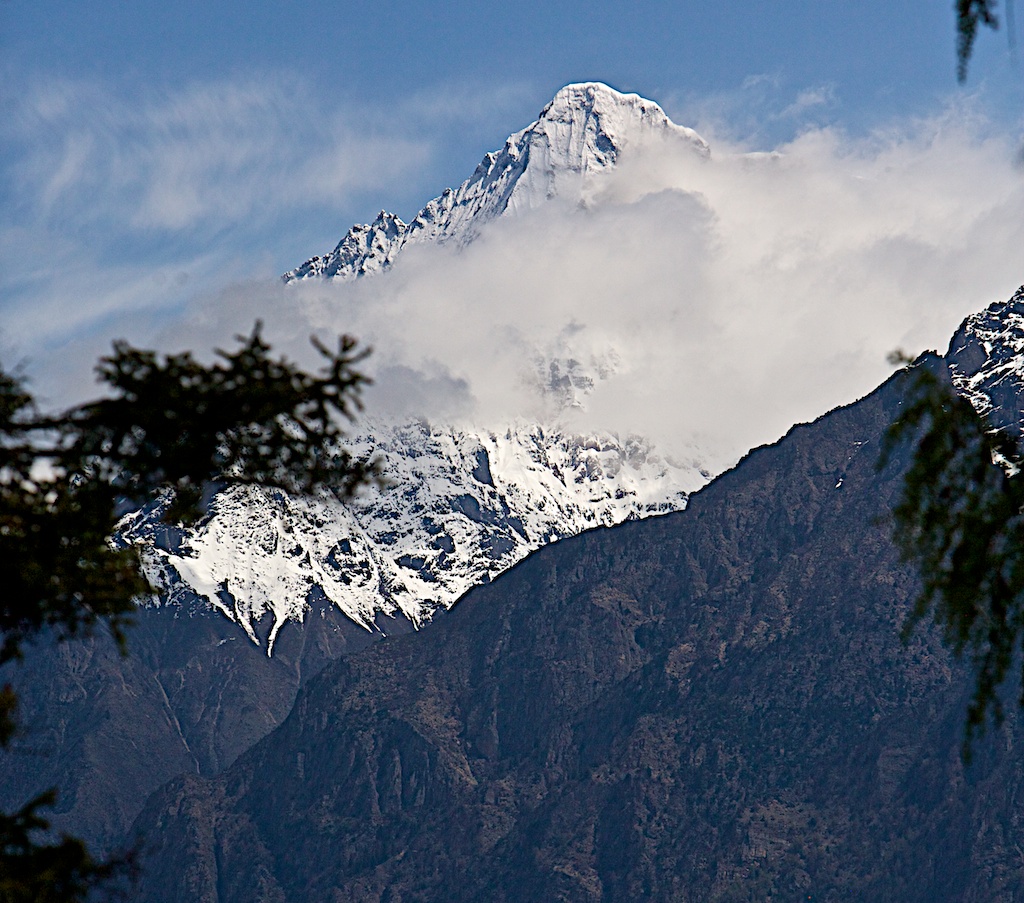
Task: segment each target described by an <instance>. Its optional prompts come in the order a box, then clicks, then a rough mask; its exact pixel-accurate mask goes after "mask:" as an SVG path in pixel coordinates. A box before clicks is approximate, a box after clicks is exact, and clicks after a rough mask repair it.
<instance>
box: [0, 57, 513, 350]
mask: <svg viewBox="0 0 1024 903" xmlns="http://www.w3.org/2000/svg"><path fill="white" fill-rule="evenodd" d="M5 87H6V89H7V90H5V98H4V116H3V117H2V119H0V151H2V153H0V160H2V163H0V244H2V250H0V264H2V266H0V342H3V343H4V344H5V346H6V350H7V354H6V355H5V356H6V357H10V356H11V355H15V356H28V357H29V358H33V359H35V358H38V357H39V355H40V354H42V353H44V352H45V353H49V352H50V351H52V350H53V349H55V348H66V347H67V346H68V345H69V344H72V343H73V344H76V345H79V346H80V345H82V343H83V342H88V340H89V336H90V335H92V334H96V336H99V335H100V334H102V335H103V337H104V342H106V341H107V339H109V338H110V337H112V336H113V335H119V334H123V333H126V332H127V333H129V334H130V335H133V336H134V337H136V338H137V339H138V340H145V336H146V335H147V334H151V333H152V330H153V329H154V328H158V327H159V324H160V323H161V322H162V321H163V320H164V319H166V318H167V317H173V316H174V313H175V311H180V310H181V309H182V308H183V307H184V306H185V305H186V304H187V303H188V302H189V301H190V299H193V298H195V297H197V296H199V297H202V296H209V295H211V294H215V293H216V292H217V291H218V290H219V289H220V288H222V287H223V286H224V285H226V284H228V283H230V282H231V281H237V280H241V279H246V278H252V277H254V276H259V277H266V278H273V277H274V276H276V275H277V274H278V273H280V272H281V271H283V270H284V269H287V268H289V267H291V266H295V265H296V264H298V263H301V261H302V260H303V259H305V257H306V256H309V255H310V254H313V253H317V252H322V251H324V250H327V249H328V247H329V245H330V244H331V243H332V242H333V241H336V240H337V239H338V238H340V236H341V234H343V232H344V231H345V230H346V229H347V228H348V226H349V225H350V224H351V222H352V221H353V220H354V219H356V218H360V217H365V216H368V215H373V214H374V213H376V210H377V209H379V208H380V206H384V205H391V204H403V203H404V204H405V206H406V207H411V206H412V203H413V202H412V201H411V200H410V198H415V201H416V202H417V203H418V202H421V201H422V197H423V196H424V195H427V194H429V193H433V192H435V191H439V190H440V188H443V187H444V186H443V185H442V186H437V187H436V188H435V186H434V185H433V184H432V180H431V177H430V176H431V173H432V172H433V171H434V170H435V169H436V168H437V167H438V163H439V160H441V159H443V158H444V154H445V151H446V150H447V147H448V142H449V138H450V134H451V132H452V131H453V130H455V131H458V130H460V129H461V130H466V129H470V130H471V129H472V128H473V127H476V126H478V125H479V123H480V122H481V121H482V120H486V119H487V116H490V117H491V119H493V118H495V117H500V115H501V112H500V111H501V108H502V104H503V103H507V102H510V99H512V98H513V97H514V95H515V88H514V86H510V87H508V88H506V89H503V90H502V91H499V92H497V93H496V94H495V95H493V96H490V97H487V100H486V101H485V100H484V97H485V95H486V94H487V92H486V90H485V86H482V87H478V88H475V89H470V88H461V89H457V90H456V86H442V87H441V88H437V89H435V90H433V91H431V90H427V89H420V90H418V91H413V92H410V93H409V94H408V95H407V96H406V97H404V98H402V99H401V101H400V102H396V103H392V104H390V105H387V106H382V105H379V104H373V103H370V102H369V101H362V100H360V99H358V98H352V97H349V96H346V95H344V94H343V93H336V92H325V91H323V90H318V89H317V88H315V87H314V86H312V85H310V84H309V83H307V82H305V81H304V80H303V79H301V78H300V77H297V76H295V75H289V74H276V75H275V74H269V75H268V74H266V73H261V74H259V75H255V76H238V77H232V78H225V79H221V80H217V81H196V82H193V83H191V84H187V85H184V86H179V87H177V88H173V89H172V88H166V87H165V88H146V87H139V88H135V87H132V86H126V85H120V86H112V85H109V84H101V83H98V82H86V81H81V80H79V81H72V80H68V79H61V78H56V77H50V76H24V79H23V82H22V83H20V84H17V85H8V86H5ZM478 95H479V96H478ZM470 165H472V163H471V162H470V161H467V166H470ZM402 212H405V211H402ZM94 344H95V343H92V344H90V349H91V350H95V348H94V347H93V345H94Z"/></svg>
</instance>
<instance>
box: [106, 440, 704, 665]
mask: <svg viewBox="0 0 1024 903" xmlns="http://www.w3.org/2000/svg"><path fill="white" fill-rule="evenodd" d="M366 429H367V431H366V432H365V433H364V434H363V435H362V436H360V437H357V438H356V439H355V440H354V442H353V443H351V445H352V448H353V449H354V451H356V452H357V453H358V454H367V453H370V454H374V455H376V456H377V457H378V458H379V459H380V461H381V463H382V465H383V471H384V473H385V474H386V475H387V478H388V480H389V481H390V485H388V486H387V487H385V488H383V489H373V490H369V491H367V492H366V493H365V494H364V495H363V496H361V497H360V498H357V499H356V500H355V501H353V502H350V503H348V504H345V503H342V502H340V501H338V500H337V499H336V498H334V497H333V496H331V495H329V494H322V495H320V496H319V497H317V498H289V497H288V496H286V495H285V494H284V493H282V492H280V491H278V490H271V489H263V488H258V487H234V488H230V489H227V490H224V491H222V492H220V493H218V494H217V495H216V496H215V497H214V499H213V501H212V503H211V507H210V513H209V516H208V517H207V518H206V520H205V521H204V522H203V523H202V524H200V525H199V526H198V527H197V528H196V529H194V530H193V531H191V532H189V533H184V534H178V535H176V536H174V537H173V538H172V539H171V540H169V539H168V537H167V536H166V531H164V532H159V531H157V530H156V529H155V528H154V520H153V519H152V517H150V516H147V515H146V514H136V515H133V516H132V518H130V519H129V521H126V522H125V524H124V525H123V531H122V536H123V537H124V538H125V539H126V540H128V541H132V542H138V543H140V544H142V545H143V548H144V553H143V554H144V559H145V563H146V570H147V575H148V576H149V577H150V579H151V581H152V582H153V583H154V585H155V586H157V587H159V588H161V589H162V591H163V593H164V595H165V597H166V598H167V599H168V600H169V601H170V602H172V603H173V602H176V601H180V600H182V599H183V598H185V597H189V596H199V597H201V598H204V599H205V600H206V601H207V602H208V603H209V604H210V605H211V606H213V607H215V608H217V609H219V610H220V611H221V612H223V613H224V614H225V615H226V616H227V617H229V618H230V619H231V620H233V621H235V622H237V623H238V624H239V625H240V626H241V627H242V629H243V630H245V632H246V633H247V634H248V635H249V637H250V638H251V639H252V640H253V642H256V643H259V642H260V638H259V636H258V633H257V623H258V622H259V621H261V619H263V618H264V617H265V616H266V615H268V614H270V615H272V618H273V627H272V629H271V632H270V634H269V637H268V638H267V652H268V654H270V652H271V651H272V649H273V642H274V639H275V637H276V635H277V632H278V631H279V630H280V628H281V627H282V626H283V625H284V624H285V623H287V621H288V620H295V621H301V620H302V618H303V617H304V615H305V613H306V611H307V610H308V608H309V604H310V602H311V601H314V600H316V599H323V598H326V599H327V600H329V601H330V602H332V603H333V604H335V605H337V606H338V607H339V608H340V609H341V611H342V612H344V613H345V614H346V615H347V616H348V617H349V618H351V619H352V620H354V621H355V622H357V623H359V624H361V625H363V626H364V627H365V628H367V629H368V630H383V631H384V632H386V631H387V622H386V618H388V617H390V618H395V617H403V616H404V617H405V618H408V619H409V620H410V621H412V622H413V624H415V625H420V624H423V623H424V622H425V621H427V620H428V619H429V618H430V617H431V616H432V615H433V614H434V613H435V612H436V611H437V610H438V609H442V608H449V607H450V606H451V605H452V604H454V602H455V601H456V600H457V599H458V598H459V597H460V596H461V595H462V594H463V593H465V592H466V591H467V590H468V589H470V588H471V587H473V586H475V585H477V584H479V583H485V582H488V581H489V580H491V579H493V578H494V577H495V576H497V575H498V574H499V573H501V572H502V571H504V570H506V569H507V568H509V567H511V566H512V565H513V564H515V563H516V562H517V561H519V560H521V559H522V558H524V557H525V556H526V555H527V554H529V553H530V552H531V551H533V550H534V549H536V548H538V547H540V546H542V545H544V544H546V543H549V542H552V541H554V540H556V539H560V538H562V537H565V536H569V535H573V534H576V533H579V532H581V531H582V530H585V529H588V528H591V527H595V526H601V525H612V524H615V523H620V522H622V521H624V520H627V519H631V518H637V517H643V516H645V515H650V514H657V513H664V512H668V511H672V510H678V509H680V508H682V507H683V506H684V505H685V502H686V495H687V492H689V491H693V490H695V489H697V488H698V487H700V486H701V485H703V484H704V483H705V482H707V479H708V476H709V475H708V474H707V473H705V472H703V471H701V469H700V467H699V466H698V465H697V464H696V463H685V464H679V463H673V462H669V461H666V460H664V459H662V458H660V457H658V456H657V455H656V454H655V453H654V452H653V450H652V449H651V448H650V446H649V445H648V444H646V443H645V442H643V441H642V440H639V439H636V438H630V439H626V440H620V439H619V438H617V437H615V436H611V435H605V436H591V437H581V436H574V435H571V434H568V433H565V432H562V431H559V430H551V431H549V430H546V429H544V428H543V427H540V426H538V425H536V424H518V425H516V426H514V427H511V428H509V429H507V430H505V431H504V432H500V433H498V432H488V431H476V430H468V429H456V428H452V427H434V426H431V425H429V424H426V423H423V422H411V423H406V424H403V425H400V426H391V425H388V424H384V423H372V424H369V425H367V427H366ZM381 615H383V616H384V618H383V619H382V618H381V617H380V616H381Z"/></svg>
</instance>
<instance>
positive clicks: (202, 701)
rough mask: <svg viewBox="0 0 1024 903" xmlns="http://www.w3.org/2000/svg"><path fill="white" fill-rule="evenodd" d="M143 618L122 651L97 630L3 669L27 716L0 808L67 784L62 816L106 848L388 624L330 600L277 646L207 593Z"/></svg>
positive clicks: (393, 626) (33, 649)
mask: <svg viewBox="0 0 1024 903" xmlns="http://www.w3.org/2000/svg"><path fill="white" fill-rule="evenodd" d="M134 619H135V625H134V626H133V627H131V628H130V629H129V630H128V655H126V656H122V655H121V654H120V652H119V650H118V648H117V645H116V643H115V642H114V640H113V639H112V638H111V637H110V636H107V635H104V634H102V633H100V632H97V633H96V635H94V636H93V637H90V638H82V639H77V640H72V641H69V642H66V643H60V644H48V643H45V642H44V643H41V644H39V645H35V646H30V647H28V648H27V649H26V655H25V660H24V661H23V662H21V663H15V664H12V665H9V666H7V667H6V668H4V669H2V670H0V682H6V681H8V680H9V681H11V682H12V683H13V685H14V687H15V688H16V689H17V692H18V696H19V712H20V714H21V718H20V724H21V733H20V735H19V737H18V738H17V739H16V740H15V742H14V744H13V746H12V748H11V749H10V750H8V751H6V752H4V753H3V755H2V757H0V763H2V767H0V807H7V808H14V807H16V806H19V805H21V804H22V803H24V802H25V801H26V800H27V799H29V798H30V797H32V796H34V795H35V794H37V793H39V792H41V791H43V790H46V789H47V788H49V787H57V788H59V795H58V800H57V806H56V808H55V810H54V812H53V816H54V817H53V819H52V821H53V824H54V827H55V828H57V829H58V830H61V831H67V832H70V833H72V834H74V835H76V836H78V837H81V838H82V839H83V840H85V841H86V842H87V843H89V845H90V848H93V849H98V850H105V849H110V848H111V847H112V846H116V845H117V844H119V843H120V842H121V840H122V838H123V837H124V834H125V832H126V830H127V829H128V828H129V827H130V825H131V823H132V821H133V820H134V819H135V817H136V816H137V815H138V813H139V811H140V810H141V809H142V806H143V804H144V803H145V801H146V798H147V797H148V796H149V795H150V794H151V793H152V792H153V791H154V790H156V789H157V788H158V787H159V786H161V785H162V784H163V783H165V782H166V781H168V780H170V779H171V778H172V777H174V776H176V775H178V774H181V773H182V772H187V773H191V774H202V775H213V774H216V773H217V772H218V771H219V770H220V769H221V768H223V767H224V766H226V765H228V764H230V763H231V762H232V761H233V760H234V759H235V758H236V757H237V756H238V755H239V754H240V753H241V752H243V751H245V750H246V749H248V748H249V747H250V746H252V744H253V743H255V742H256V741H257V740H258V739H260V738H261V737H263V736H264V735H265V734H266V733H267V732H268V731H269V730H271V729H272V728H273V727H275V726H276V725H277V724H279V723H280V722H281V721H282V720H283V719H284V717H285V716H286V715H287V714H288V711H289V710H290V709H291V707H292V704H293V703H294V701H295V695H296V693H297V692H298V689H299V687H300V686H301V685H302V683H304V682H305V681H307V680H308V679H309V678H310V677H312V676H313V675H314V674H316V673H317V672H318V671H319V670H320V669H321V668H323V666H324V665H325V664H326V663H327V662H328V661H330V660H332V659H334V658H336V657H337V656H338V655H341V654H344V653H345V652H347V651H351V650H353V649H360V648H363V647H364V646H365V645H367V644H368V643H370V642H371V641H372V640H374V639H376V638H378V637H380V636H381V634H379V633H374V634H371V633H369V632H368V631H366V630H365V629H363V628H362V627H359V626H357V625H356V624H354V623H353V622H352V621H350V620H349V619H348V618H346V617H345V616H344V615H343V614H342V613H341V612H340V611H339V610H338V609H337V607H336V606H333V605H324V606H323V607H322V610H320V611H316V610H314V611H312V612H310V614H309V616H307V618H306V620H305V622H304V623H302V624H288V625H286V626H285V628H284V629H283V630H282V631H281V633H280V635H279V638H278V640H277V644H276V648H275V652H274V656H273V658H270V657H268V656H267V654H266V645H265V643H264V645H263V646H261V647H258V646H256V645H254V644H253V643H252V642H251V641H250V640H249V639H248V638H247V637H246V636H245V634H244V633H242V631H241V630H239V629H238V626H237V625H236V624H234V623H233V622H231V621H229V620H228V619H227V618H226V617H224V616H223V615H221V614H220V613H219V612H216V611H212V610H210V609H209V608H208V607H207V606H206V605H205V604H201V603H198V602H197V603H196V604H195V606H194V607H192V608H191V609H190V608H189V607H188V606H177V605H175V606H165V607H162V608H143V609H140V610H139V611H138V612H137V613H136V615H135V616H134ZM266 620H267V623H266V624H264V625H262V626H263V628H264V629H263V634H264V636H263V639H264V640H265V639H266V636H265V634H266V633H267V632H269V630H270V628H271V626H272V619H271V618H269V617H268V618H267V619H266ZM382 627H384V629H385V630H387V631H388V632H389V633H390V632H401V631H403V630H408V629H411V628H410V625H409V624H408V623H407V622H399V621H392V620H390V619H388V623H387V624H386V625H385V624H382Z"/></svg>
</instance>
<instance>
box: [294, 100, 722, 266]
mask: <svg viewBox="0 0 1024 903" xmlns="http://www.w3.org/2000/svg"><path fill="white" fill-rule="evenodd" d="M652 140H675V141H680V142H683V143H684V144H685V145H686V146H688V147H690V148H691V149H692V150H693V152H694V153H696V154H698V155H699V156H702V157H707V156H709V155H710V150H709V148H708V145H707V143H706V142H705V141H704V139H703V138H701V137H700V136H699V135H698V134H697V133H696V132H694V131H693V130H692V129H688V128H684V127H683V126H678V125H676V124H675V123H673V122H672V121H671V120H670V119H669V118H668V116H667V115H666V114H665V111H664V110H662V109H661V107H659V106H658V105H657V104H656V103H654V102H653V101H651V100H645V99H644V98H642V97H640V96H639V95H637V94H621V93H620V92H618V91H615V90H614V89H612V88H609V87H608V86H607V85H604V84H601V83H599V82H585V83H581V84H573V85H567V86H566V87H564V88H562V89H561V90H560V91H559V92H558V93H557V94H556V95H555V96H554V98H553V99H552V100H551V102H550V103H549V104H548V105H547V106H546V107H544V109H543V110H542V111H541V113H540V116H539V117H538V118H537V120H536V121H535V122H533V123H531V124H530V125H529V126H527V127H526V128H525V129H523V130H522V131H519V132H516V133H515V134H514V135H511V136H510V137H509V138H508V140H507V141H506V142H505V146H504V147H503V148H502V149H501V150H500V151H495V152H491V153H488V154H485V155H484V158H483V160H482V161H481V162H480V164H479V165H478V166H477V168H476V170H475V171H474V173H473V175H472V176H470V177H469V178H468V179H467V180H466V181H465V182H463V183H462V185H460V186H459V187H458V188H456V189H454V190H453V189H450V188H449V189H446V190H445V191H444V192H443V193H442V194H441V195H440V196H439V197H436V198H434V200H432V201H430V202H429V203H428V204H427V205H426V206H425V207H424V208H423V209H422V210H421V211H420V212H419V213H418V214H417V215H416V217H415V218H414V219H413V220H412V222H410V223H408V224H406V223H403V222H402V220H401V219H399V218H398V217H397V216H394V215H393V214H389V213H386V212H384V211H381V213H380V215H379V216H378V217H377V219H376V220H374V222H373V223H371V224H369V225H359V226H354V227H353V228H352V229H350V230H349V231H348V233H347V234H346V235H345V237H344V238H342V240H341V241H340V242H339V243H338V245H337V246H336V247H335V249H334V250H333V251H332V252H331V253H330V254H326V255H322V256H317V257H313V258H311V259H309V260H307V261H306V262H305V263H304V264H302V266H300V267H297V268H296V269H294V270H291V271H290V272H288V273H285V275H284V277H283V278H284V280H285V281H286V282H291V281H293V280H297V279H308V278H317V277H321V278H332V279H352V278H356V277H358V276H365V275H367V274H370V273H375V272H379V271H381V270H384V269H387V268H388V267H390V266H391V265H392V264H393V263H394V261H395V258H396V257H397V255H398V254H399V252H400V251H402V250H403V249H404V248H405V247H406V246H408V245H413V244H421V243H430V242H436V243H438V244H445V243H448V242H454V243H455V244H457V245H465V244H468V243H469V242H470V241H472V240H473V239H474V238H475V237H476V236H477V234H478V233H479V230H480V228H481V227H483V226H484V225H485V224H486V223H487V222H488V221H490V220H493V219H494V218H496V217H499V216H503V215H507V214H513V215H516V214H522V213H524V212H526V211H529V210H532V209H534V208H536V207H538V206H540V205H542V204H544V203H547V202H549V201H551V200H553V199H555V198H558V199H560V200H562V201H567V202H569V203H574V204H576V203H583V202H585V201H586V198H587V194H588V191H589V190H590V189H591V188H592V187H593V183H594V181H595V179H599V178H600V175H601V174H602V173H604V172H606V171H608V170H610V169H611V168H612V167H614V165H615V164H616V162H617V161H618V160H619V159H620V157H621V156H622V155H623V154H625V153H628V152H629V151H630V149H631V148H636V147H638V146H642V145H644V144H645V143H647V142H649V141H652Z"/></svg>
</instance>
